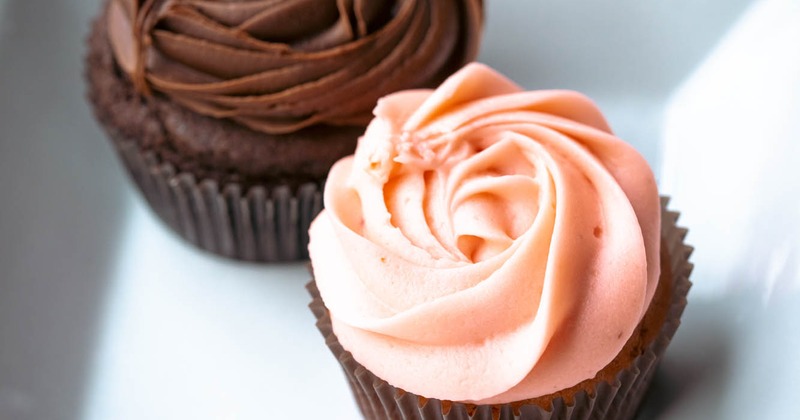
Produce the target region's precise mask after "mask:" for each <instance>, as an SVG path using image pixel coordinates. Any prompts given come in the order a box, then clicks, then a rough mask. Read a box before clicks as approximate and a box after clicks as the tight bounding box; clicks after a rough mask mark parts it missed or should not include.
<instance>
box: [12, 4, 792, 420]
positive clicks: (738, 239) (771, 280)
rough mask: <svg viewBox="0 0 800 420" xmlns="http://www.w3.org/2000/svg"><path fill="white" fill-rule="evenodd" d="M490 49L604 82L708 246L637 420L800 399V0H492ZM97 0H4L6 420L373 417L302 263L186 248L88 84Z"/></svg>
mask: <svg viewBox="0 0 800 420" xmlns="http://www.w3.org/2000/svg"><path fill="white" fill-rule="evenodd" d="M485 3H486V6H487V16H486V28H485V29H486V33H485V38H484V43H483V48H482V54H481V56H480V61H483V62H485V63H487V64H489V65H491V66H493V67H495V68H496V69H498V70H499V71H501V72H502V73H505V74H506V75H508V76H509V77H511V78H512V79H514V80H516V81H517V82H518V83H519V84H521V85H522V86H524V87H526V88H530V89H536V88H570V89H577V90H580V91H583V92H585V93H587V94H588V95H589V96H591V97H593V98H594V99H595V100H596V101H597V102H598V103H599V105H600V106H601V108H602V109H603V110H604V111H605V112H606V115H607V117H608V119H609V121H610V123H611V125H612V126H613V127H614V128H615V130H616V132H617V134H618V135H620V137H622V138H624V139H626V140H628V141H630V142H631V143H633V144H634V145H635V146H636V147H637V148H638V149H639V150H640V151H641V152H642V153H643V154H644V155H645V157H646V158H647V159H648V161H650V163H651V164H652V166H653V168H654V170H655V171H656V174H657V177H658V179H659V184H660V188H661V191H662V193H663V194H666V195H670V196H671V197H672V205H671V207H672V208H674V209H675V210H678V211H680V212H682V214H683V216H682V218H681V223H682V224H683V225H684V226H687V227H689V229H690V233H689V236H688V239H687V242H688V243H690V244H692V245H694V246H695V247H696V251H695V253H694V256H693V258H692V261H693V262H694V263H695V271H694V274H693V275H692V280H693V282H694V287H693V289H692V291H691V293H690V304H689V306H688V308H687V310H686V313H685V314H684V317H683V325H682V327H681V329H679V331H678V333H677V335H676V338H675V340H674V342H673V344H672V346H671V347H670V349H669V350H668V352H667V355H666V358H665V360H664V363H663V364H662V367H661V369H660V370H659V373H658V375H657V377H656V381H655V383H654V386H653V388H652V389H651V391H650V392H649V394H648V397H647V399H646V401H645V404H644V406H643V409H642V412H641V413H640V415H639V417H640V418H642V419H650V418H656V419H711V418H724V419H739V418H741V419H744V418H800V399H797V390H798V389H800V379H798V378H800V359H798V358H797V357H796V349H797V348H800V157H799V156H800V2H798V1H797V0H728V1H725V2H720V1H710V0H674V1H671V2H658V3H655V2H641V1H635V0H615V1H611V0H603V1H594V2H586V1H580V2H579V1H575V0H565V1H559V2H552V1H543V0H536V1H531V0H513V1H512V0H488V1H486V2H485ZM100 6H101V2H100V1H99V0H73V1H70V2H64V1H56V2H52V1H50V2H49V1H44V0H0V180H2V183H3V189H2V191H3V195H2V196H1V197H0V419H3V420H6V419H9V420H17V419H22V420H28V419H31V420H34V419H35V420H48V419H81V420H101V419H182V418H192V419H262V418H284V417H289V416H292V418H297V417H296V414H297V411H296V410H297V407H303V408H304V409H305V410H306V411H305V412H304V414H303V415H302V416H300V417H299V418H323V417H324V418H335V419H353V418H357V410H356V407H355V404H354V403H353V402H352V398H351V396H350V394H349V390H348V389H347V386H346V385H345V380H344V376H343V375H342V374H341V372H340V371H339V368H338V366H337V364H336V363H335V361H334V360H333V358H332V357H331V356H330V354H329V352H328V350H327V348H326V347H325V345H324V343H323V341H322V339H321V336H320V335H319V334H318V332H317V331H316V329H315V328H314V326H313V323H314V320H313V316H312V315H311V314H310V312H309V311H308V310H307V308H306V304H307V302H308V297H307V294H306V292H305V290H304V288H303V286H304V284H305V283H306V281H307V280H308V279H309V276H308V274H307V271H306V265H305V264H303V263H298V264H287V265H277V266H276V265H272V266H266V267H265V266H257V265H248V264H242V263H233V262H229V261H224V260H221V259H218V258H216V257H212V256H209V255H207V254H204V253H202V252H199V251H197V250H195V249H193V248H190V247H188V246H187V245H185V244H184V243H182V242H180V241H179V240H178V239H177V238H176V237H175V236H174V235H172V233H170V232H168V231H167V230H166V229H165V227H164V226H163V225H162V224H161V223H160V222H159V221H158V220H156V219H155V217H154V216H153V215H152V214H151V213H150V211H149V209H147V208H146V207H145V206H144V204H143V202H142V198H141V197H140V196H139V195H138V194H137V193H136V191H135V190H134V187H133V185H132V184H131V183H129V182H128V180H127V179H125V175H124V173H123V172H122V169H121V166H120V165H118V163H117V161H116V156H115V155H114V154H113V151H112V149H111V146H110V143H108V142H107V141H106V139H105V137H104V135H103V134H102V133H101V131H100V130H99V127H98V125H97V124H96V123H95V122H94V120H93V119H92V117H91V113H90V111H89V108H88V106H87V105H86V103H85V101H84V97H83V95H84V84H83V79H82V71H83V68H82V59H83V56H84V52H85V51H84V45H83V40H84V37H85V36H86V34H87V31H88V27H89V22H90V19H91V18H92V16H94V15H95V14H96V13H97V12H98V11H99V9H100Z"/></svg>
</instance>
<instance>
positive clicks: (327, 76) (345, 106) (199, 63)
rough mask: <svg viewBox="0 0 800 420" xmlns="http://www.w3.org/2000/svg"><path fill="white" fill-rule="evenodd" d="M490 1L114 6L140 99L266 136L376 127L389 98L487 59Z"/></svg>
mask: <svg viewBox="0 0 800 420" xmlns="http://www.w3.org/2000/svg"><path fill="white" fill-rule="evenodd" d="M482 13H483V11H482V2H481V0H441V1H440V0H283V1H275V0H228V1H215V0H110V3H109V8H108V12H107V16H106V18H107V19H108V21H109V25H108V28H109V39H110V41H111V43H112V47H113V49H114V53H115V57H116V58H117V62H118V63H119V65H120V67H121V68H122V69H123V70H124V71H125V72H126V73H128V74H130V75H131V78H132V80H133V82H134V84H135V85H136V86H137V89H138V90H139V91H141V92H145V93H149V92H150V91H152V90H154V91H158V92H161V93H163V94H166V95H167V96H169V97H170V98H172V99H173V100H175V101H176V102H178V103H180V104H182V105H184V106H186V107H187V108H189V109H191V110H193V111H195V112H198V113H201V114H204V115H209V116H212V117H216V118H230V119H233V120H235V121H237V122H239V123H241V124H244V125H246V126H248V127H250V128H252V129H254V130H257V131H263V132H266V133H271V134H281V133H289V132H294V131H297V130H300V129H302V128H304V127H308V126H310V125H314V124H333V125H366V123H367V122H368V121H369V120H370V114H369V112H370V110H371V109H372V108H373V106H374V104H375V102H376V100H377V99H378V98H380V97H381V96H383V95H386V94H388V93H390V92H393V91H395V90H398V89H402V88H414V87H424V86H427V85H431V84H436V83H438V82H440V81H441V80H442V79H443V78H444V76H445V75H447V74H449V73H450V72H452V71H454V70H455V69H457V68H458V67H459V66H461V65H462V64H464V63H466V62H468V61H469V60H471V59H473V58H474V57H475V55H476V54H477V49H478V41H479V39H478V38H479V36H480V32H481V31H480V29H481V25H482Z"/></svg>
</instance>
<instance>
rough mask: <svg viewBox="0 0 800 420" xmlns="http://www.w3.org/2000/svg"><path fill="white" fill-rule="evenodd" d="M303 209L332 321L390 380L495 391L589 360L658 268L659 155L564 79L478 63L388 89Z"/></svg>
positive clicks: (568, 381)
mask: <svg viewBox="0 0 800 420" xmlns="http://www.w3.org/2000/svg"><path fill="white" fill-rule="evenodd" d="M374 113H375V119H374V120H373V121H372V123H371V124H370V125H369V127H368V129H367V131H366V133H365V135H364V136H363V137H362V138H361V139H360V141H359V145H358V149H357V150H356V153H355V155H354V156H351V157H348V158H345V159H342V160H341V161H339V162H338V163H337V164H336V165H335V166H334V168H333V169H332V171H331V173H330V176H329V179H328V182H327V185H326V188H325V207H326V210H325V211H324V212H323V213H322V214H320V216H319V217H317V219H316V220H315V221H314V223H313V224H312V227H311V231H310V236H311V243H310V245H309V251H310V255H311V260H312V265H313V270H314V277H315V278H316V282H317V285H318V287H319V290H320V293H321V295H322V298H323V300H324V302H325V305H326V307H327V308H328V309H329V310H330V313H331V318H332V322H333V328H334V332H335V334H336V336H337V337H338V339H339V341H340V342H341V344H342V346H344V348H345V349H347V350H349V351H350V352H351V353H352V354H353V357H354V358H355V359H356V360H357V361H358V362H359V363H361V364H362V365H364V366H365V367H366V368H367V369H369V370H370V371H372V372H373V373H375V374H376V375H377V376H379V377H381V378H383V379H385V380H386V381H387V382H389V383H390V384H392V385H394V386H397V387H400V388H402V389H405V390H406V391H410V392H413V393H416V394H419V395H422V396H425V397H428V398H440V399H448V400H454V401H469V402H477V403H504V402H511V401H518V400H522V399H526V398H533V397H537V396H541V395H545V394H549V393H552V392H554V391H557V390H560V389H564V388H568V387H570V386H573V385H575V384H577V383H579V382H581V381H583V380H585V379H588V378H591V377H593V376H594V375H595V374H596V373H597V372H598V371H599V370H600V369H602V368H603V367H604V366H605V365H606V364H608V363H609V362H610V361H611V360H612V359H613V358H614V357H615V356H616V355H617V353H618V352H619V351H620V349H621V348H622V346H623V345H624V344H625V342H626V341H627V339H628V338H629V337H630V335H631V334H632V332H633V330H634V328H635V327H636V325H637V324H638V322H639V321H640V320H641V318H642V316H643V315H644V312H645V310H646V309H647V306H648V305H649V302H650V300H651V298H652V296H653V293H654V291H655V286H656V283H657V279H658V276H659V270H660V268H659V231H660V223H661V221H660V212H659V198H658V193H657V190H656V183H655V180H654V178H653V174H652V171H651V170H650V168H649V167H648V165H647V163H646V162H645V160H644V159H643V158H642V157H641V155H639V154H638V153H637V152H636V151H635V150H634V149H633V148H632V147H631V146H630V145H628V144H626V143H625V142H623V141H621V140H620V139H618V138H617V137H615V136H614V135H612V134H611V130H610V129H609V127H608V125H607V124H606V122H605V119H604V118H603V116H602V114H601V113H600V112H599V110H598V109H597V107H596V106H595V105H594V104H593V103H592V102H591V100H589V99H588V98H586V97H585V96H583V95H581V94H578V93H576V92H571V91H533V92H525V91H523V90H522V89H520V88H519V87H518V86H516V85H515V84H514V83H512V82H510V81H509V80H507V79H506V78H504V77H503V76H501V75H499V74H498V73H496V72H495V71H493V70H492V69H490V68H488V67H486V66H484V65H481V64H470V65H468V66H467V67H465V68H463V69H462V70H461V71H459V72H458V73H456V74H455V75H453V76H451V77H450V78H449V79H448V80H447V81H445V83H444V84H443V85H442V86H441V87H439V88H438V89H436V90H435V91H430V90H414V91H404V92H399V93H396V94H393V95H390V96H388V97H385V98H384V99H382V100H381V101H380V102H379V103H378V106H377V107H376V108H375V111H374Z"/></svg>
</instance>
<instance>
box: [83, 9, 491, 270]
mask: <svg viewBox="0 0 800 420" xmlns="http://www.w3.org/2000/svg"><path fill="white" fill-rule="evenodd" d="M482 13H483V10H482V3H481V0H448V1H438V0H437V1H433V0H400V1H384V0H371V1H334V0H314V1H310V0H288V1H280V2H275V1H247V0H227V1H211V0H208V1H199V0H108V1H107V3H106V5H105V7H104V9H103V10H102V13H101V14H100V16H99V17H98V18H97V19H96V21H95V22H94V25H93V27H92V31H91V33H90V35H89V38H88V46H89V51H88V56H87V59H86V76H87V79H88V97H89V100H90V102H91V104H92V105H93V107H94V111H95V114H96V117H97V119H98V120H99V121H100V123H101V125H102V126H103V128H104V129H105V130H106V132H107V134H108V135H109V137H110V138H111V140H112V142H113V144H114V146H115V148H116V150H117V151H118V153H119V155H120V157H121V160H122V162H123V163H124V165H125V167H126V168H127V170H128V172H129V173H130V175H131V177H132V178H133V180H134V181H135V183H136V185H137V186H138V187H139V189H140V190H141V191H142V193H143V195H144V197H145V198H146V199H147V201H148V203H149V204H150V206H151V207H152V208H153V210H155V212H156V213H157V214H158V215H159V216H160V217H161V218H162V219H163V220H164V221H165V222H166V223H167V225H169V226H170V227H171V228H172V229H174V230H175V231H176V232H177V233H178V234H180V235H181V236H182V237H184V238H185V239H187V240H188V241H190V242H192V243H194V244H195V245H197V246H199V247H201V248H203V249H205V250H208V251H211V252H214V253H217V254H220V255H224V256H227V257H232V258H236V259H243V260H255V261H279V260H295V259H301V258H306V256H307V254H306V252H307V241H308V237H307V230H308V226H309V223H310V221H311V220H312V219H313V217H314V216H315V215H316V214H317V213H318V212H319V211H320V209H321V207H322V199H321V189H322V183H323V181H324V179H325V177H326V175H327V173H328V170H329V169H330V166H331V165H332V164H333V163H334V162H335V161H336V160H337V159H339V158H341V157H343V156H345V155H348V154H350V153H352V152H353V149H354V147H355V144H356V141H357V138H358V136H360V135H361V134H362V133H363V132H364V128H365V126H366V124H367V123H368V122H369V120H370V118H371V114H370V112H371V110H372V109H373V108H374V106H375V103H376V101H377V99H378V98H379V97H381V96H384V95H386V94H388V93H390V92H394V91H396V90H400V89H407V88H418V87H426V86H435V85H437V84H438V83H440V82H441V81H442V80H444V79H445V78H446V77H447V76H448V75H449V74H451V73H452V72H454V71H455V70H457V69H458V68H460V67H461V66H462V65H463V64H464V63H466V62H468V61H470V60H471V59H472V58H473V57H475V55H476V54H477V49H478V42H479V37H480V34H481V26H482V25H481V24H482Z"/></svg>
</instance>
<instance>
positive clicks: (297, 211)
mask: <svg viewBox="0 0 800 420" xmlns="http://www.w3.org/2000/svg"><path fill="white" fill-rule="evenodd" d="M110 137H112V138H113V139H114V145H115V146H116V149H117V151H118V152H119V155H120V157H121V158H122V161H123V163H124V165H125V167H126V168H127V169H128V171H129V173H130V174H131V177H132V179H133V180H134V182H135V183H136V185H137V186H138V187H139V190H141V192H142V194H143V195H144V198H145V199H146V200H147V202H148V203H149V204H150V206H151V207H152V208H153V210H154V211H155V212H156V214H158V216H159V217H160V218H161V219H162V220H163V221H164V222H165V223H166V224H167V225H168V226H169V227H170V228H172V229H173V230H174V231H175V232H176V233H178V234H179V235H180V236H181V237H183V238H184V239H186V240H187V241H189V242H191V243H193V244H194V245H196V246H198V247H200V248H202V249H204V250H207V251H210V252H213V253H215V254H219V255H222V256H225V257H230V258H235V259H240V260H248V261H262V262H268V261H293V260H299V259H306V258H308V227H309V225H310V224H311V221H312V220H313V219H314V217H315V216H316V215H317V213H319V212H320V211H321V210H322V183H321V182H320V183H311V182H309V183H306V184H303V185H301V186H300V187H299V188H297V189H296V191H292V189H291V188H290V187H289V186H288V185H267V184H264V185H255V186H251V187H250V188H248V189H247V190H245V189H244V188H242V186H241V185H240V184H238V183H227V184H225V185H224V186H220V185H218V184H217V182H216V181H213V180H210V179H196V178H195V176H194V175H192V174H191V173H187V172H179V171H177V170H176V169H175V167H174V166H173V165H172V164H170V163H166V162H162V161H160V160H159V158H158V157H157V156H156V154H155V153H154V152H152V151H142V150H140V149H139V147H138V145H137V144H136V143H135V142H134V141H126V140H121V139H118V138H116V137H117V136H114V135H111V136H110Z"/></svg>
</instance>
